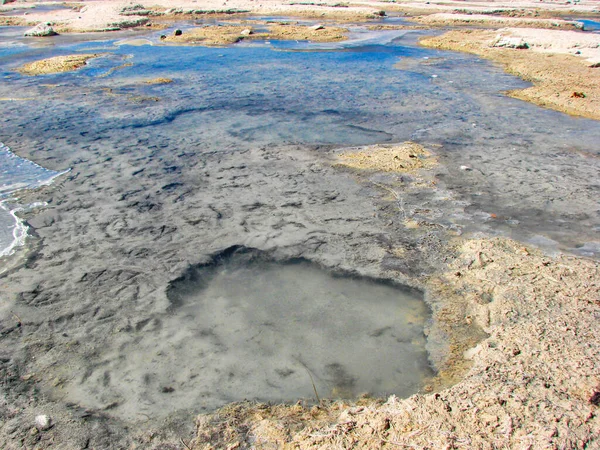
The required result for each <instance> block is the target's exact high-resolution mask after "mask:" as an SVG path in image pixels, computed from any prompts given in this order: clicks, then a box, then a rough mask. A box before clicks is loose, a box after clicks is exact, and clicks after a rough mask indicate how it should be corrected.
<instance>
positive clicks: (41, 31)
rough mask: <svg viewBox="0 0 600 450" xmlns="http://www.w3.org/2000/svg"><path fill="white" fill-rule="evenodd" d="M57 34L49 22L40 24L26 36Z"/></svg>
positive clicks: (28, 31) (26, 33) (27, 32)
mask: <svg viewBox="0 0 600 450" xmlns="http://www.w3.org/2000/svg"><path fill="white" fill-rule="evenodd" d="M57 34H58V33H57V32H56V31H54V29H53V28H52V25H51V24H50V23H49V22H42V23H38V24H37V25H36V26H35V27H33V28H31V29H30V30H27V31H26V32H25V36H35V37H45V36H56V35H57Z"/></svg>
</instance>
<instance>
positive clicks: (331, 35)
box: [265, 24, 348, 42]
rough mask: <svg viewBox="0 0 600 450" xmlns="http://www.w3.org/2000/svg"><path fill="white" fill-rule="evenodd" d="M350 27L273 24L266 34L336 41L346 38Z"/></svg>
mask: <svg viewBox="0 0 600 450" xmlns="http://www.w3.org/2000/svg"><path fill="white" fill-rule="evenodd" d="M346 33H348V29H346V28H341V27H330V26H324V27H322V28H317V29H315V27H309V26H303V25H282V24H279V25H271V26H270V27H269V31H268V33H267V35H266V36H265V37H266V38H268V39H279V40H298V41H312V42H336V41H342V40H344V39H346V35H345V34H346Z"/></svg>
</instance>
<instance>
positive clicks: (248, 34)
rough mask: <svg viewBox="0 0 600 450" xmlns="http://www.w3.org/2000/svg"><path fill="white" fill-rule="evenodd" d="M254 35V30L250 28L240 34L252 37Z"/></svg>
mask: <svg viewBox="0 0 600 450" xmlns="http://www.w3.org/2000/svg"><path fill="white" fill-rule="evenodd" d="M251 34H252V30H251V29H250V28H246V29H245V30H242V31H241V33H240V36H250V35H251Z"/></svg>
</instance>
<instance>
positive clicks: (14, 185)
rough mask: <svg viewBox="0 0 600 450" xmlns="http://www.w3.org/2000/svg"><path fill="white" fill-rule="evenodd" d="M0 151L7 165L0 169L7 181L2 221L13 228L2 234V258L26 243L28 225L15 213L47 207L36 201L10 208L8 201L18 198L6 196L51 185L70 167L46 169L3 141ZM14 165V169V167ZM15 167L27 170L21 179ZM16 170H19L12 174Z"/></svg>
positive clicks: (1, 189) (0, 204) (1, 188)
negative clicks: (17, 153) (12, 177)
mask: <svg viewBox="0 0 600 450" xmlns="http://www.w3.org/2000/svg"><path fill="white" fill-rule="evenodd" d="M0 153H1V154H2V157H3V158H4V161H5V163H6V164H4V168H3V170H1V171H0V176H2V178H4V181H5V182H4V183H1V184H0V199H1V200H0V209H1V210H2V211H0V214H2V215H3V216H4V220H3V221H4V222H5V223H6V226H7V228H8V229H11V231H10V232H7V233H3V234H0V246H3V247H4V248H1V247H0V258H3V257H6V256H10V255H12V254H13V253H15V251H16V249H17V248H18V247H21V246H23V245H25V240H26V238H27V230H28V228H29V227H28V226H27V225H25V223H24V222H23V221H22V220H21V219H20V218H19V217H18V216H17V215H16V213H17V212H19V211H24V210H26V209H31V208H36V207H40V206H46V204H45V203H39V202H37V203H33V204H30V205H28V206H26V207H23V206H19V207H11V206H9V204H8V202H14V200H15V199H10V198H7V196H8V195H10V194H12V193H15V192H17V191H21V190H24V189H36V188H39V187H41V186H48V185H50V184H51V183H52V182H53V181H54V180H55V179H56V178H57V177H59V176H60V175H64V174H65V173H67V172H69V171H70V170H71V169H67V170H63V171H62V172H55V171H52V170H48V169H45V168H44V167H42V166H40V165H39V164H36V163H34V162H33V161H30V160H27V159H24V158H21V157H20V156H18V155H16V154H14V153H13V152H12V151H11V150H10V148H9V147H8V146H6V145H4V144H3V143H2V142H0ZM11 168H12V169H13V170H11ZM32 168H33V169H34V172H33V173H31V172H30V170H31V169H32ZM14 169H23V170H24V171H25V172H24V174H23V177H22V179H18V172H19V170H16V171H15V170H14ZM13 171H14V172H16V173H14V174H13V173H12V172H13ZM27 171H29V173H27ZM38 171H39V173H38ZM6 175H8V177H6ZM11 175H14V176H15V179H14V180H11V179H10V176H11ZM7 178H8V179H7ZM3 241H4V242H3ZM9 241H10V242H9Z"/></svg>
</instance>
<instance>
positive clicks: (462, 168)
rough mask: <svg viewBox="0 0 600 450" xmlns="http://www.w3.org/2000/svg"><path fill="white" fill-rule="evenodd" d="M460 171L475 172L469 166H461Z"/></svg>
mask: <svg viewBox="0 0 600 450" xmlns="http://www.w3.org/2000/svg"><path fill="white" fill-rule="evenodd" d="M460 170H467V171H469V170H473V169H471V168H470V167H469V166H460Z"/></svg>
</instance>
